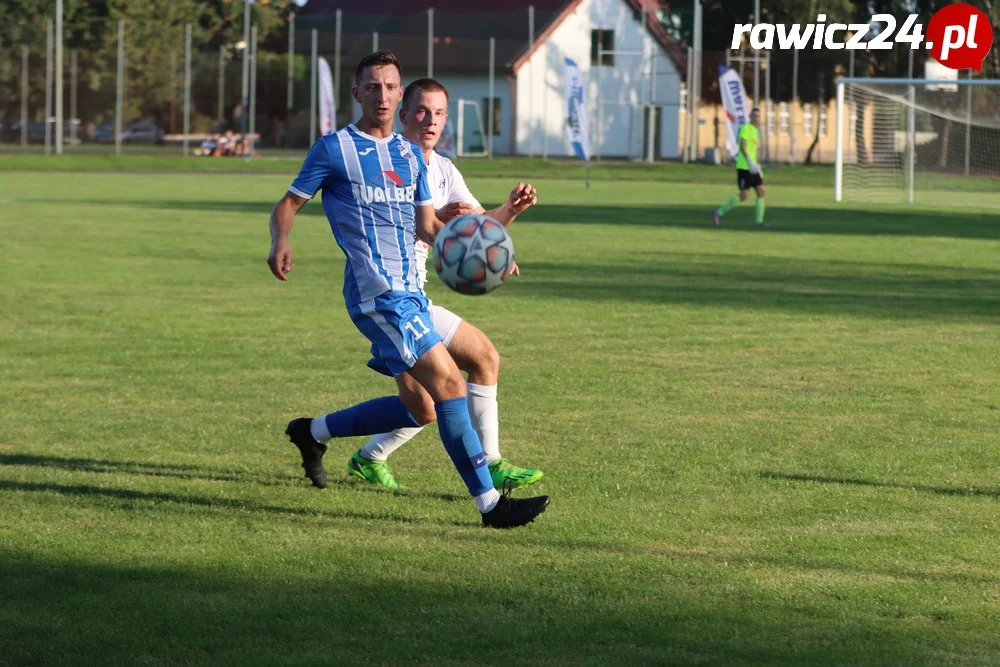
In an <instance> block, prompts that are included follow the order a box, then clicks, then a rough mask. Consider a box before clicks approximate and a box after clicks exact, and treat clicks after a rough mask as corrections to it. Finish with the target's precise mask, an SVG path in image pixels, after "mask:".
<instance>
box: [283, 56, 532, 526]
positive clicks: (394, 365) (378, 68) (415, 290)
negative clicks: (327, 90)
mask: <svg viewBox="0 0 1000 667" xmlns="http://www.w3.org/2000/svg"><path fill="white" fill-rule="evenodd" d="M401 80H402V72H401V70H400V66H399V62H398V61H397V60H396V57H395V56H394V55H392V54H391V53H388V52H385V51H380V52H377V53H373V54H371V55H369V56H366V57H365V58H363V59H362V60H361V62H359V63H358V67H357V70H356V72H355V77H354V87H353V89H352V95H353V96H354V99H355V100H356V101H357V102H358V104H360V105H361V119H360V120H359V121H358V122H357V123H354V124H351V125H349V126H347V127H345V128H343V129H341V130H338V131H337V132H335V133H332V134H328V135H326V136H323V137H321V138H320V139H319V140H318V141H316V143H315V144H313V146H312V147H311V148H310V149H309V153H308V155H307V156H306V159H305V161H304V162H303V164H302V168H301V170H300V171H299V174H298V176H297V177H296V178H295V180H294V182H293V183H292V185H291V186H290V187H289V188H288V192H286V193H285V195H284V197H282V199H281V200H280V201H279V202H278V203H277V204H276V205H275V207H274V210H273V211H272V213H271V220H270V229H271V250H270V253H269V255H268V259H267V263H268V266H269V267H270V269H271V272H272V273H273V274H274V276H275V277H276V278H277V279H278V280H283V281H284V280H287V279H288V274H289V272H291V271H292V269H293V268H294V266H295V265H294V263H293V261H292V246H291V242H290V240H289V236H290V234H291V231H292V227H293V225H294V223H295V214H296V213H297V212H298V211H299V210H300V209H301V208H302V206H304V205H305V203H306V202H308V201H309V200H310V199H311V198H312V197H313V196H315V194H316V193H317V191H319V190H322V191H323V198H322V201H323V209H324V211H325V213H326V216H327V218H328V220H329V221H330V227H331V229H332V230H333V235H334V238H335V239H336V241H337V245H339V246H340V248H341V250H343V252H344V254H345V256H346V258H347V261H346V263H345V266H344V287H343V294H344V301H345V303H346V305H347V312H348V314H349V315H350V317H351V321H352V322H353V323H354V325H355V326H356V327H357V328H358V330H359V331H361V333H362V334H364V335H365V337H367V338H368V340H369V341H371V351H372V356H373V357H374V358H375V359H376V360H377V361H378V362H379V363H380V364H382V365H384V366H385V367H386V368H388V369H389V371H390V372H391V373H392V375H393V376H399V375H402V374H404V373H405V374H408V375H409V376H411V377H412V378H413V379H414V380H416V381H417V382H418V383H419V384H420V386H422V387H423V388H424V389H425V390H426V391H427V393H428V394H429V395H430V396H431V399H432V400H433V401H434V411H435V416H436V417H437V424H438V432H439V434H440V436H441V441H442V442H443V443H444V447H445V451H447V453H448V456H449V457H450V458H451V460H452V462H453V463H454V464H455V468H456V469H457V470H458V472H459V474H460V475H461V477H462V480H463V481H464V482H465V484H466V487H467V488H468V489H469V493H470V495H472V497H473V499H474V500H475V502H476V505H477V507H478V508H479V511H480V512H481V514H482V521H483V525H484V526H488V527H493V528H511V527H515V526H521V525H524V524H526V523H528V522H530V521H532V520H534V518H535V517H536V516H538V514H540V513H541V512H543V511H544V510H545V508H546V507H547V506H548V504H549V498H548V497H547V496H539V497H536V498H525V499H514V498H511V497H510V496H509V495H508V494H506V493H505V494H504V495H501V494H500V493H499V492H498V491H497V489H496V488H495V487H494V485H493V480H492V478H491V476H490V473H489V468H488V467H487V465H486V454H485V453H484V451H483V446H482V443H481V441H480V439H479V435H478V434H477V433H476V431H475V429H473V427H472V423H471V421H470V418H469V408H468V402H467V397H466V383H465V378H463V377H462V373H461V371H460V370H459V369H458V366H457V365H455V362H454V360H453V359H452V357H451V355H450V354H449V353H448V351H447V349H445V346H444V344H443V342H442V340H441V336H440V335H438V333H437V332H436V331H435V330H434V328H433V319H432V317H431V314H430V312H429V311H430V304H429V302H428V301H427V297H426V296H424V293H423V290H421V289H420V285H419V283H418V280H417V256H416V247H415V242H416V240H417V238H419V239H420V240H422V241H424V242H425V243H428V244H430V243H433V241H434V237H435V235H436V234H437V233H438V231H439V230H440V229H441V227H442V226H443V225H444V223H442V222H441V221H440V220H439V219H438V218H437V216H436V215H435V211H434V207H433V205H432V198H431V193H430V187H429V186H428V181H427V165H426V164H425V163H424V161H423V160H422V159H420V158H419V154H420V148H419V147H418V146H416V145H415V144H413V143H412V142H410V141H409V140H408V139H406V138H404V137H402V136H400V135H398V134H396V133H395V132H393V129H392V126H393V119H394V116H395V112H396V107H397V106H398V105H399V102H400V98H401V97H402V92H403V91H402V85H401ZM418 425H419V422H418V421H417V420H416V419H414V417H413V415H412V414H411V413H410V411H409V410H408V409H407V408H406V406H405V405H404V404H403V402H402V400H401V399H400V398H399V396H385V397H382V398H377V399H373V400H371V401H367V402H365V403H361V404H358V405H355V406H352V407H350V408H347V409H344V410H339V411H337V412H332V413H330V414H327V415H323V416H319V417H315V418H309V417H300V418H298V419H293V420H292V421H290V422H289V423H288V426H287V428H286V429H285V433H286V434H287V435H288V437H289V439H290V440H291V441H292V443H293V444H294V445H295V446H296V447H298V449H299V453H300V455H301V457H302V467H303V468H304V469H305V473H306V476H307V477H308V478H309V479H310V480H311V481H312V483H313V485H314V486H317V487H320V488H324V487H325V486H326V473H325V471H324V470H323V454H324V453H326V449H327V445H326V443H327V442H329V441H330V440H331V439H333V438H346V437H352V436H361V435H375V434H377V433H383V432H386V431H391V430H394V429H396V428H402V427H406V426H418Z"/></svg>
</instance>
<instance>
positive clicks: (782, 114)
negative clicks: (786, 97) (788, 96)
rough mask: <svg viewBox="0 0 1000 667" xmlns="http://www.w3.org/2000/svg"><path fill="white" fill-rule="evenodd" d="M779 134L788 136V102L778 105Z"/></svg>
mask: <svg viewBox="0 0 1000 667" xmlns="http://www.w3.org/2000/svg"><path fill="white" fill-rule="evenodd" d="M778 134H779V135H780V136H783V137H787V136H788V102H780V103H779V104H778Z"/></svg>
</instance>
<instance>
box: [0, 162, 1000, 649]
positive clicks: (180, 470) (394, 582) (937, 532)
mask: <svg viewBox="0 0 1000 667" xmlns="http://www.w3.org/2000/svg"><path fill="white" fill-rule="evenodd" d="M8 165H9V163H8ZM72 166H73V165H68V168H71V167H72ZM515 167H516V165H515V166H514V167H510V168H511V169H514V168H515ZM678 169H680V168H678ZM706 173H707V172H706ZM715 173H717V174H724V178H720V182H719V183H717V184H712V183H710V182H704V183H702V182H691V181H692V180H695V181H700V180H702V179H701V178H698V179H691V178H688V177H687V176H685V175H684V173H683V171H682V170H680V171H678V174H680V175H679V176H678V177H677V178H676V179H672V180H671V172H670V170H669V169H664V170H661V171H656V170H654V171H652V172H649V173H648V174H647V178H650V179H652V178H655V179H657V180H640V176H636V175H632V176H630V179H631V180H611V179H607V180H598V181H596V182H595V183H594V185H593V186H592V187H591V188H589V189H585V188H584V186H583V184H582V182H580V181H579V180H557V179H549V180H542V181H538V182H537V183H536V185H537V187H538V189H539V193H540V203H539V206H538V207H537V208H536V209H534V210H532V211H531V212H529V213H527V214H525V215H524V216H523V219H522V220H519V221H518V222H517V223H515V226H514V227H513V228H512V231H513V234H514V240H515V244H516V248H517V252H518V259H519V263H520V264H521V267H522V271H523V274H522V276H521V277H520V278H517V279H516V280H514V281H513V282H512V283H511V284H509V285H507V286H505V287H504V288H502V289H501V290H499V291H498V292H496V293H494V294H491V295H488V296H486V297H476V298H468V297H460V296H458V295H455V294H452V293H449V292H446V290H445V289H444V287H443V286H442V285H441V284H440V283H439V282H438V281H437V279H436V278H432V280H433V282H432V283H431V287H430V290H429V292H430V296H431V297H432V298H433V299H434V300H435V301H436V302H440V303H442V304H444V305H446V306H448V307H450V308H452V309H454V310H456V311H457V312H459V313H460V314H462V315H464V316H466V317H467V318H468V319H469V320H470V321H472V322H474V323H476V324H477V325H478V326H480V327H481V328H482V329H484V330H485V331H486V332H487V333H489V334H490V335H491V337H492V338H493V340H494V341H495V342H496V344H497V347H498V348H499V350H500V353H501V356H502V359H503V362H502V372H501V386H500V397H501V429H502V431H501V445H502V450H503V451H504V454H505V455H506V456H508V457H509V458H510V459H511V460H512V461H513V462H515V463H518V464H522V465H532V466H538V467H541V468H542V469H543V470H545V473H546V476H545V479H544V480H543V481H542V482H541V483H540V484H539V485H538V486H537V489H538V491H540V492H544V493H547V494H550V495H551V496H552V498H553V501H552V505H551V506H550V508H549V510H548V511H547V512H546V513H545V514H544V515H542V516H541V517H540V519H539V520H538V521H537V522H536V523H534V524H532V525H531V526H529V527H527V528H524V529H519V530H516V531H505V532H499V531H486V530H484V529H482V528H481V527H480V526H479V517H478V513H477V512H476V510H475V507H474V505H473V504H472V503H471V501H469V500H468V499H467V498H466V497H465V495H464V489H463V487H462V484H461V480H460V479H459V477H458V475H456V474H455V472H454V470H453V468H452V467H451V465H450V462H449V461H448V459H447V457H446V455H445V453H444V451H443V448H442V447H441V445H440V443H439V441H438V440H437V438H436V434H435V433H434V432H433V431H431V430H429V431H428V432H426V433H424V434H421V436H419V437H418V438H417V439H416V440H414V441H413V442H412V443H411V444H409V445H408V446H407V447H406V448H404V449H403V450H401V451H400V452H399V453H398V454H397V455H396V456H395V457H394V458H393V465H394V469H395V471H396V473H397V476H398V478H399V479H400V481H401V482H402V483H403V484H405V485H407V486H408V487H409V491H408V492H406V493H398V494H393V493H388V492H382V491H380V490H377V489H373V488H371V487H369V486H364V485H362V484H361V483H356V482H355V481H353V480H351V479H349V478H348V477H347V476H346V474H344V473H343V468H344V465H345V464H346V461H347V459H348V457H349V456H350V455H351V453H353V452H354V451H355V450H356V449H357V448H358V447H359V446H360V445H361V443H362V442H363V440H358V441H351V442H339V443H338V442H334V443H332V446H331V449H330V452H329V453H328V454H327V457H326V461H327V469H328V471H329V472H330V475H331V484H330V487H329V488H328V489H326V490H324V491H319V490H316V489H313V488H311V487H310V486H309V485H308V482H307V481H306V480H305V479H304V478H302V476H301V469H300V468H299V467H298V454H297V452H296V450H295V449H294V448H293V447H292V446H291V445H290V444H289V443H288V442H287V440H286V438H285V436H284V435H283V434H282V431H283V429H284V426H285V423H286V422H287V421H288V419H290V418H291V417H295V416H299V415H316V414H321V413H324V412H326V411H329V410H332V409H336V408H340V407H344V406H346V405H348V404H351V403H354V402H357V401H359V400H362V399H367V398H371V397H374V396H378V395H383V394H387V393H390V392H391V391H392V384H391V383H390V382H389V381H387V380H386V378H383V377H382V376H379V375H377V374H375V373H373V372H371V371H369V370H368V369H366V368H365V366H364V362H365V360H366V359H367V350H368V345H367V343H366V341H365V340H364V339H363V338H362V337H361V335H360V334H359V333H358V332H357V331H356V330H355V329H354V327H353V325H352V324H351V323H350V321H349V319H348V318H347V315H346V312H345V310H344V307H343V302H342V297H341V295H340V288H341V282H342V269H343V259H342V255H341V254H340V251H339V250H338V249H337V248H336V246H335V244H334V242H333V239H332V238H331V236H330V233H329V228H328V225H327V223H326V221H325V219H324V218H323V216H322V213H321V211H320V207H319V206H318V205H317V204H315V203H313V204H310V205H309V206H308V207H307V208H306V209H305V210H304V212H303V215H301V216H300V218H299V221H298V224H297V227H296V230H295V232H294V234H293V237H292V241H293V246H294V249H295V260H296V264H297V266H296V269H295V271H294V273H293V274H292V276H291V280H290V282H288V283H278V282H277V281H275V280H274V278H273V277H271V275H270V273H269V272H268V270H267V267H266V265H265V263H264V260H265V257H266V254H267V249H268V243H269V241H268V234H267V215H268V212H269V210H270V208H271V205H272V204H273V202H274V201H275V200H277V198H278V197H280V196H281V194H282V192H283V191H284V188H285V187H286V186H287V184H288V182H289V179H290V175H288V176H277V175H269V174H250V173H248V174H240V175H232V174H209V173H197V174H192V173H147V174H132V173H116V174H105V173H88V172H87V171H77V172H75V173H69V172H47V171H5V172H3V174H2V178H0V204H2V207H0V211H2V213H0V238H2V239H3V241H2V247H3V249H4V251H5V252H4V254H5V256H6V261H4V262H3V263H2V265H0V310H2V312H3V315H4V316H3V318H2V319H0V351H2V353H0V573H2V575H0V600H2V602H0V665H25V664H136V663H142V664H163V665H175V664H211V665H229V664H232V665H236V664H240V665H242V664H275V663H284V664H302V665H313V664H320V663H327V664H400V663H420V664H434V665H469V664H546V665H570V664H572V665H577V664H592V665H605V664H612V663H618V664H663V663H681V664H691V663H694V664H713V665H716V664H748V663H754V664H775V663H783V664H849V665H860V664H866V665H870V664H899V665H914V664H926V665H940V664H963V665H987V664H996V662H997V659H998V656H1000V634H998V633H997V632H996V629H997V627H998V626H1000V566H998V565H997V562H998V561H997V544H998V542H1000V519H998V515H1000V512H998V509H1000V505H998V501H1000V436H998V432H1000V265H998V258H1000V219H998V216H997V214H996V211H995V210H994V209H991V208H988V207H986V206H983V207H981V208H980V207H977V206H975V205H972V206H969V205H965V206H963V207H961V208H955V207H953V206H951V205H950V204H951V203H952V201H951V200H949V199H948V196H947V195H942V196H941V197H940V198H939V199H938V201H937V202H936V204H935V205H933V206H923V207H920V208H912V207H903V206H900V207H875V208H871V207H869V208H865V209H862V208H850V207H847V206H843V205H840V206H838V205H834V204H833V203H832V202H831V201H830V200H831V196H830V188H829V186H828V185H827V186H822V184H821V183H819V182H818V181H815V182H814V180H813V177H812V176H810V175H808V174H807V175H806V176H804V177H803V178H802V181H801V182H799V183H798V184H796V183H795V176H794V172H788V175H787V176H782V177H781V178H783V179H787V181H786V182H785V183H784V187H782V186H780V185H778V184H775V185H772V187H771V190H770V193H769V196H768V211H769V216H768V217H769V219H770V220H771V221H772V222H773V224H774V225H775V226H776V229H775V230H773V231H771V232H764V231H756V230H754V229H752V224H751V220H752V206H749V205H745V206H744V207H742V208H740V209H737V210H735V211H734V212H732V213H731V214H729V215H728V216H727V217H726V218H725V219H724V226H723V227H722V228H721V229H713V228H712V227H711V224H710V217H709V211H710V210H711V208H712V206H714V205H717V204H718V203H721V202H722V201H724V200H725V199H726V198H728V197H729V196H730V195H731V190H732V187H731V180H732V179H731V173H730V172H728V171H725V172H723V171H716V172H715ZM828 173H829V172H827V174H828ZM500 175H503V174H500ZM679 181H687V182H679ZM781 182H782V181H781V180H779V183H781ZM470 184H471V186H472V189H473V191H474V192H476V193H477V194H479V195H480V197H481V198H482V199H483V200H485V202H486V203H497V202H499V201H500V199H501V198H502V197H503V195H504V194H505V192H506V191H507V190H508V189H509V187H510V185H511V183H510V178H508V177H504V178H490V177H488V176H486V175H485V174H481V175H478V176H474V177H473V178H470ZM965 203H966V204H968V201H966V202H965ZM518 495H528V492H526V491H522V492H518Z"/></svg>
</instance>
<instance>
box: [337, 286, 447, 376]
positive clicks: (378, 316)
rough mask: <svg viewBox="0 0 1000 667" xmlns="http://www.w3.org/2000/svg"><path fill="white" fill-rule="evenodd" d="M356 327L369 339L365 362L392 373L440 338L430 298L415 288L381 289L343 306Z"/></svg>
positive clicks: (406, 367) (397, 372)
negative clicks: (373, 296) (369, 350)
mask: <svg viewBox="0 0 1000 667" xmlns="http://www.w3.org/2000/svg"><path fill="white" fill-rule="evenodd" d="M347 312H348V314H349V315H350V316H351V321H352V322H354V326H356V327H357V328H358V331H360V332H361V333H363V334H364V335H365V337H366V338H367V339H368V340H370V341H371V342H372V359H371V361H369V362H368V366H369V367H371V368H372V369H374V370H376V371H378V372H379V373H382V374H383V375H391V376H393V377H395V376H397V375H402V374H403V373H405V372H406V371H408V370H410V367H411V366H413V364H415V363H417V359H419V358H420V357H422V356H423V355H424V354H425V353H426V352H427V351H428V350H430V349H431V348H432V347H434V346H435V345H437V344H438V343H440V342H441V336H440V335H439V334H438V333H437V332H436V331H435V330H434V323H433V319H432V318H431V313H430V302H429V301H428V300H427V297H425V296H424V295H423V294H419V293H417V292H384V293H382V294H379V295H378V296H377V297H375V298H374V299H369V300H367V301H362V302H361V303H358V304H355V305H353V306H348V307H347Z"/></svg>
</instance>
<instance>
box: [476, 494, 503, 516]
mask: <svg viewBox="0 0 1000 667" xmlns="http://www.w3.org/2000/svg"><path fill="white" fill-rule="evenodd" d="M473 500H475V501H476V507H478V508H479V511H480V512H482V513H483V514H486V513H487V512H489V511H490V510H492V509H493V508H494V507H496V506H497V503H498V502H500V492H499V491H497V490H496V489H490V490H489V491H487V492H486V493H484V494H483V495H481V496H476V497H475V498H473Z"/></svg>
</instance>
